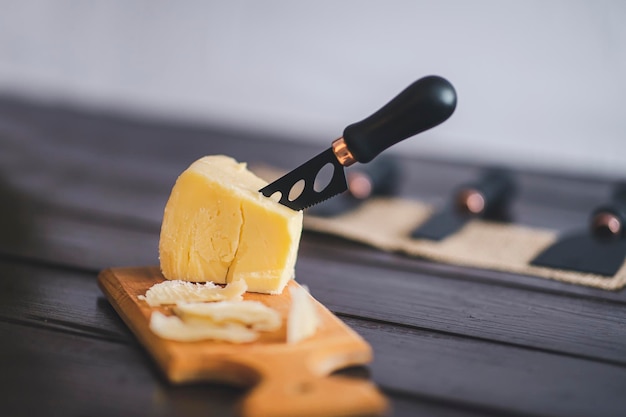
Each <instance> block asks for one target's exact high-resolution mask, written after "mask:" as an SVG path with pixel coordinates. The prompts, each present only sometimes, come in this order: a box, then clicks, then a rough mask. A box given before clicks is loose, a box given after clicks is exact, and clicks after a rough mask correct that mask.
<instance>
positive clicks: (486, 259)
mask: <svg viewBox="0 0 626 417" xmlns="http://www.w3.org/2000/svg"><path fill="white" fill-rule="evenodd" d="M432 213H433V208H432V207H430V206H427V205H425V204H422V203H419V202H417V201H410V200H405V199H398V198H388V199H380V198H378V199H371V200H369V201H367V202H364V203H363V204H362V205H361V206H359V207H358V208H357V209H355V210H352V211H350V212H347V213H344V214H341V215H339V216H335V217H332V218H322V217H314V216H310V215H305V217H304V228H305V229H308V230H314V231H317V232H323V233H328V234H332V235H337V236H341V237H343V238H346V239H350V240H353V241H356V242H361V243H365V244H367V245H371V246H373V247H375V248H378V249H381V250H384V251H388V252H401V253H405V254H407V255H411V256H418V257H421V258H426V259H431V260H433V261H437V262H443V263H449V264H454V265H462V266H468V267H474V268H483V269H492V270H497V271H506V272H513V273H516V274H523V275H531V276H536V277H541V278H549V279H555V280H558V281H563V282H569V283H572V284H578V285H586V286H589V287H596V288H602V289H605V290H618V289H620V288H622V287H624V286H625V285H626V264H624V265H622V267H621V268H620V270H619V271H618V272H617V274H616V275H615V276H613V277H605V276H601V275H593V274H585V273H579V272H572V271H564V270H558V269H552V268H543V267H537V266H532V265H529V263H530V261H532V260H533V259H534V258H535V256H537V255H538V254H539V253H540V252H541V251H542V250H543V249H545V248H546V247H548V246H549V245H551V244H552V243H554V242H555V241H556V238H557V234H556V233H555V232H554V231H551V230H546V229H538V228H530V227H524V226H517V225H513V224H506V223H495V222H487V221H482V220H472V221H470V222H468V223H467V224H466V225H465V226H464V227H463V228H462V229H461V230H459V231H458V232H457V233H455V234H453V235H451V236H449V237H447V238H445V239H443V240H441V241H438V242H435V241H430V240H423V239H412V238H411V237H410V234H411V231H412V230H413V229H415V227H417V226H418V225H420V224H421V223H422V222H424V221H425V220H427V219H428V218H429V216H430V215H431V214H432Z"/></svg>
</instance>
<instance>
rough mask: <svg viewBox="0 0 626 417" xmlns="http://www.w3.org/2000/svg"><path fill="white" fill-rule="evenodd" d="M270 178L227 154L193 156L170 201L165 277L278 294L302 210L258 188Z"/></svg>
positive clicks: (163, 249) (163, 245)
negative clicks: (239, 284) (240, 285)
mask: <svg viewBox="0 0 626 417" xmlns="http://www.w3.org/2000/svg"><path fill="white" fill-rule="evenodd" d="M265 185H267V183H266V182H265V181H264V180H262V179H260V178H259V177H257V176H255V175H254V174H253V173H251V172H250V171H248V170H247V168H246V165H245V164H244V163H238V162H237V161H235V160H234V159H232V158H230V157H227V156H223V155H215V156H207V157H204V158H201V159H199V160H198V161H196V162H194V163H193V164H192V165H191V166H190V167H189V168H188V169H187V170H185V171H184V172H183V173H182V174H181V175H180V176H179V177H178V179H177V181H176V184H175V185H174V187H173V189H172V192H171V194H170V197H169V199H168V201H167V204H166V206H165V211H164V214H163V224H162V226H161V236H160V240H159V259H160V263H161V270H162V272H163V275H164V276H165V277H166V278H167V279H171V280H173V279H180V280H185V281H195V282H206V281H213V282H216V283H220V284H225V283H228V282H231V281H234V280H239V279H242V280H244V281H245V282H246V284H247V286H248V291H252V292H260V293H269V294H279V293H281V292H282V290H283V288H284V287H285V285H286V284H287V282H288V281H289V280H290V279H291V278H293V274H294V268H295V262H296V255H297V251H298V245H299V241H300V235H301V233H302V212H301V211H294V210H292V209H290V208H288V207H285V206H283V205H281V204H279V203H277V202H275V201H273V200H272V199H270V198H267V197H265V196H263V195H262V194H261V193H259V191H258V190H259V189H261V188H263V187H264V186H265Z"/></svg>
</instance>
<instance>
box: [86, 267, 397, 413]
mask: <svg viewBox="0 0 626 417" xmlns="http://www.w3.org/2000/svg"><path fill="white" fill-rule="evenodd" d="M163 281H165V278H164V277H163V275H162V274H161V272H160V270H159V268H158V267H135V268H132V267H127V268H110V269H106V270H104V271H102V272H101V273H100V274H99V276H98V283H99V285H100V288H101V289H102V291H103V292H104V294H105V295H106V296H107V299H108V300H109V302H110V303H111V304H112V305H113V307H114V308H115V310H116V311H117V313H118V314H119V315H120V317H121V318H122V319H123V320H124V322H125V323H126V324H127V325H128V327H129V328H130V329H131V330H132V331H133V333H134V334H135V336H136V337H137V338H138V340H139V341H140V342H141V344H142V345H143V346H144V347H145V349H146V350H147V351H148V352H149V353H150V354H151V355H152V358H153V359H154V360H155V361H156V363H157V364H158V365H159V368H160V369H161V371H163V373H164V374H165V376H166V377H167V379H168V380H169V381H170V382H172V383H173V384H185V383H197V382H201V381H214V382H215V381H217V382H223V383H229V384H236V385H241V386H246V387H252V389H251V392H250V393H249V394H247V395H246V397H245V398H244V399H243V401H242V404H241V409H242V415H244V416H250V417H251V416H265V417H281V416H293V417H297V416H312V417H313V416H317V417H328V416H330V417H332V416H334V415H342V416H343V415H345V416H359V415H383V414H385V413H386V410H387V406H386V401H385V399H384V398H383V396H382V395H381V394H380V393H379V392H378V390H377V389H376V387H374V385H373V384H372V383H370V382H369V381H363V380H353V379H349V378H344V377H329V374H330V373H332V372H334V371H337V370H339V369H341V368H346V367H349V366H357V365H365V364H368V363H369V362H370V361H371V360H372V350H371V347H370V346H369V345H368V344H367V342H365V341H364V340H363V338H361V337H360V336H359V335H358V334H357V333H355V332H354V331H353V330H351V329H350V328H349V327H348V326H346V325H345V324H344V323H343V322H341V320H339V319H338V318H337V317H336V316H335V315H333V314H332V313H331V312H330V311H328V309H326V308H325V307H324V306H322V305H321V304H319V303H317V302H315V301H314V303H315V305H316V310H317V314H318V316H319V319H320V324H319V328H318V330H317V332H316V333H315V335H313V336H312V337H310V338H308V339H306V340H302V341H300V342H299V343H293V344H287V343H286V326H285V322H286V320H287V315H288V312H289V307H290V304H291V295H290V294H291V293H290V288H295V287H299V284H298V283H297V282H296V281H291V282H290V283H289V285H288V287H287V288H285V290H284V291H283V293H282V294H280V295H267V294H255V293H246V294H244V299H245V300H255V301H259V302H262V303H263V304H265V305H267V306H268V307H271V308H273V309H275V310H276V311H278V312H279V313H280V315H281V317H282V319H283V326H282V327H281V328H280V329H278V330H276V331H273V332H266V333H262V334H261V335H260V337H259V339H258V340H256V341H254V342H252V343H242V344H233V343H223V342H222V343H220V342H216V341H211V340H206V341H200V342H176V341H172V340H166V339H162V338H160V337H158V336H157V335H155V334H154V333H153V332H152V330H150V327H149V322H150V316H151V314H152V313H153V311H155V310H157V308H153V307H150V306H148V304H147V303H146V302H145V301H143V300H140V299H139V298H138V297H139V296H140V295H144V294H145V293H146V291H147V290H148V289H149V288H150V287H152V286H153V285H155V284H157V283H160V282H163ZM158 310H160V311H162V312H163V313H165V314H167V315H169V314H171V313H170V312H168V311H167V308H166V307H162V308H160V309H158Z"/></svg>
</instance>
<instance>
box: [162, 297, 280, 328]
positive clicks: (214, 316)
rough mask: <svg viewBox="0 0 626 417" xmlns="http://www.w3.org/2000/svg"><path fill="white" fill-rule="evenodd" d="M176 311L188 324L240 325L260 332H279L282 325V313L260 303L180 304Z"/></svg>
mask: <svg viewBox="0 0 626 417" xmlns="http://www.w3.org/2000/svg"><path fill="white" fill-rule="evenodd" d="M174 311H175V313H176V314H177V315H178V316H180V317H181V318H182V319H183V320H184V321H185V322H188V323H191V322H193V321H198V322H205V323H207V322H208V323H217V324H221V323H238V324H241V325H244V326H249V327H251V328H252V329H254V330H259V331H274V330H278V329H279V328H280V326H281V325H282V319H281V316H280V313H278V311H276V310H274V309H272V308H270V307H267V306H266V305H265V304H263V303H261V302H260V301H221V302H219V303H179V304H178V305H177V306H176V307H175V308H174Z"/></svg>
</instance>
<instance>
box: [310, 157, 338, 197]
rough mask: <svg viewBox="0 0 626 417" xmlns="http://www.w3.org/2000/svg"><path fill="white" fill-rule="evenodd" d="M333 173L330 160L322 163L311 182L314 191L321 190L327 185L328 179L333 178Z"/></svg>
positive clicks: (333, 168) (333, 169)
mask: <svg viewBox="0 0 626 417" xmlns="http://www.w3.org/2000/svg"><path fill="white" fill-rule="evenodd" d="M334 173H335V166H334V165H333V164H331V163H330V162H329V163H327V164H326V165H324V166H323V167H322V168H321V169H320V170H319V171H318V172H317V175H316V176H315V182H314V183H313V189H314V190H315V191H316V192H318V193H319V192H322V191H324V189H326V187H328V185H329V184H330V181H331V180H332V179H333V174H334Z"/></svg>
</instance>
